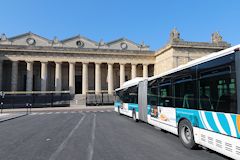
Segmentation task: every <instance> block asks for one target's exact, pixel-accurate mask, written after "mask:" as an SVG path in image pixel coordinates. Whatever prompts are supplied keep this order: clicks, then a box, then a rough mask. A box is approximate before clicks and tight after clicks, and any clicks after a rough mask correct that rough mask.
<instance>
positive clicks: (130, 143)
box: [0, 111, 226, 160]
mask: <svg viewBox="0 0 240 160" xmlns="http://www.w3.org/2000/svg"><path fill="white" fill-rule="evenodd" d="M0 159H1V160H174V159H177V160H193V159H194V160H207V159H208V160H213V159H217V160H222V159H226V157H223V156H221V155H219V154H217V153H215V152H210V151H206V150H203V149H199V150H188V149H186V148H184V147H183V146H182V144H181V143H180V141H179V139H178V137H176V136H174V135H172V134H170V133H164V132H162V131H160V130H158V129H155V128H154V127H152V126H150V125H148V124H145V123H142V122H139V123H136V122H133V121H132V119H130V118H128V117H126V116H119V115H118V114H117V113H115V112H111V111H101V112H100V111H99V112H96V111H94V112H38V113H33V114H32V115H28V116H24V117H20V118H17V119H14V120H10V121H6V122H3V123H0Z"/></svg>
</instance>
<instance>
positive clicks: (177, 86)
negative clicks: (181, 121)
mask: <svg viewBox="0 0 240 160" xmlns="http://www.w3.org/2000/svg"><path fill="white" fill-rule="evenodd" d="M194 88H196V87H195V80H193V79H192V78H191V76H183V77H180V78H177V79H176V80H175V81H174V91H175V97H174V99H175V107H176V108H187V109H196V108H197V106H196V98H195V97H196V96H195V91H194Z"/></svg>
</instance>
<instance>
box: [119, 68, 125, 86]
mask: <svg viewBox="0 0 240 160" xmlns="http://www.w3.org/2000/svg"><path fill="white" fill-rule="evenodd" d="M124 82H125V64H120V87H122V85H123V83H124Z"/></svg>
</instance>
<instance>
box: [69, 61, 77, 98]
mask: <svg viewBox="0 0 240 160" xmlns="http://www.w3.org/2000/svg"><path fill="white" fill-rule="evenodd" d="M68 82H69V83H68V84H69V91H70V94H75V62H69V81H68Z"/></svg>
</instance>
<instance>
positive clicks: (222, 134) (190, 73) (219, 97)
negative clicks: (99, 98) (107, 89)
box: [115, 45, 240, 159]
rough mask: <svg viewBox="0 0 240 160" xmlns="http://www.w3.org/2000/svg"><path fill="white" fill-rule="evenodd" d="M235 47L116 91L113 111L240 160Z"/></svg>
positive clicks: (239, 74)
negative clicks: (116, 97)
mask: <svg viewBox="0 0 240 160" xmlns="http://www.w3.org/2000/svg"><path fill="white" fill-rule="evenodd" d="M239 49H240V45H237V46H234V47H231V48H228V49H225V50H222V51H220V52H216V53H213V54H210V55H208V56H205V57H202V58H200V59H197V60H194V61H191V62H189V63H187V64H186V65H182V66H179V67H177V68H175V69H172V70H170V71H168V72H165V73H163V74H160V75H157V76H153V77H150V78H148V79H143V78H138V79H133V80H130V81H128V82H125V84H124V85H123V86H122V87H121V88H118V89H116V90H115V92H116V94H117V96H118V99H117V100H116V102H115V111H116V112H119V113H120V114H124V115H127V116H130V117H133V119H134V120H135V121H138V120H141V121H144V122H146V123H149V124H151V125H153V126H156V127H159V128H161V129H163V130H166V131H168V132H171V133H173V134H176V135H178V136H179V138H180V140H181V142H182V143H183V145H184V146H185V147H187V148H190V149H193V148H196V147H197V146H199V145H201V146H204V147H207V148H209V149H211V150H214V151H216V152H219V153H221V154H223V155H226V156H228V157H231V158H233V159H240V51H239Z"/></svg>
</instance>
